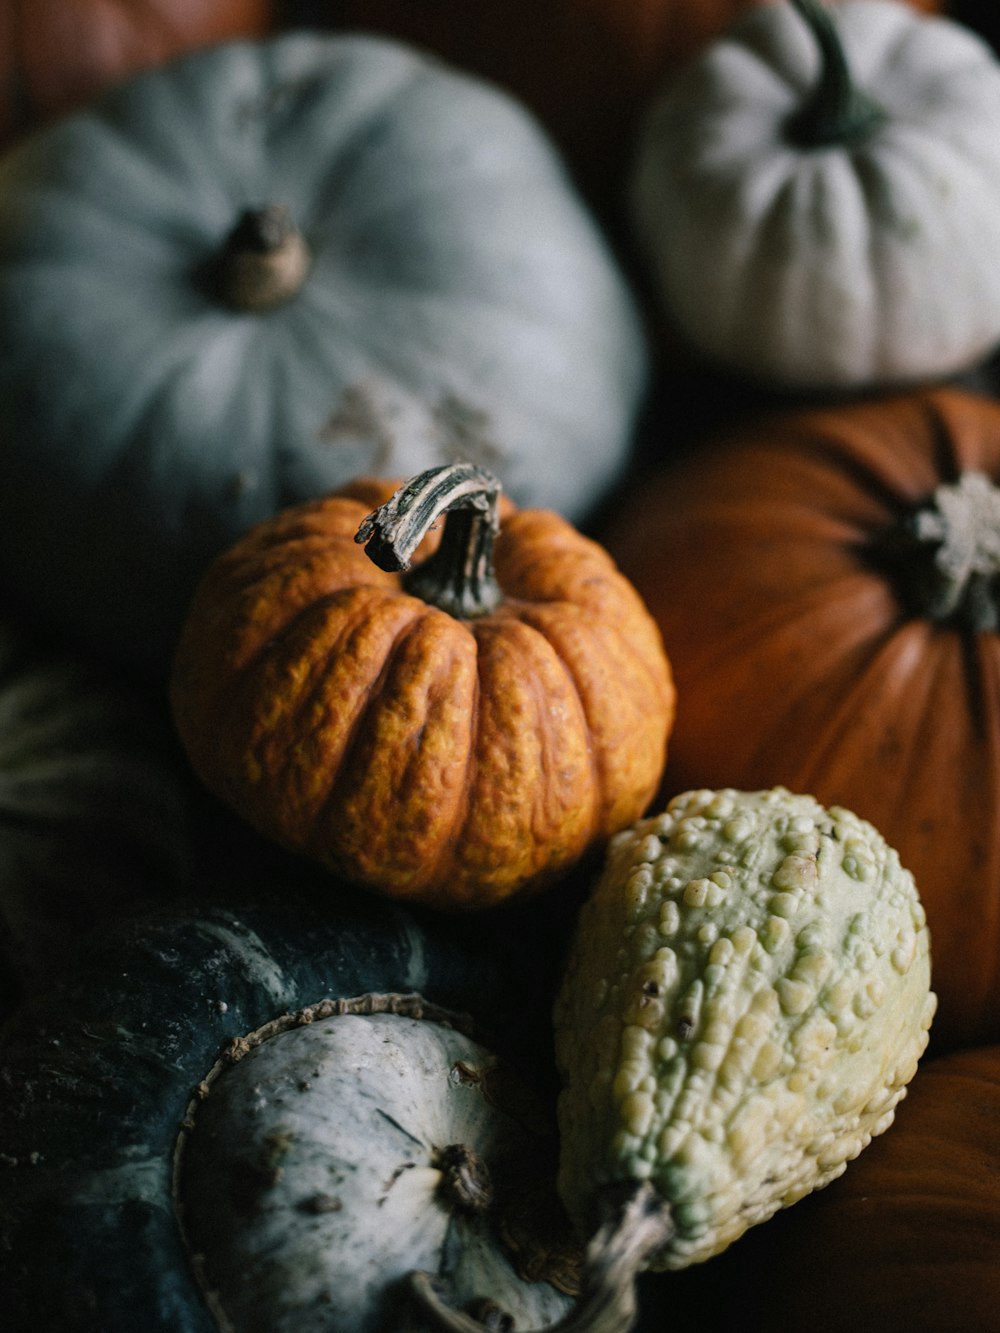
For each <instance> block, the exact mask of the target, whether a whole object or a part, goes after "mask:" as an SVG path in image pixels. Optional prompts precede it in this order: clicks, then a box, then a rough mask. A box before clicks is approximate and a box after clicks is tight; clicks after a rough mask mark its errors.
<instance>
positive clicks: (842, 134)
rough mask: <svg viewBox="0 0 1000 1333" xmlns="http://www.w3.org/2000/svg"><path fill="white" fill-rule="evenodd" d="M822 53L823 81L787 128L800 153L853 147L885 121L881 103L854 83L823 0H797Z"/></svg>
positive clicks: (792, 1)
mask: <svg viewBox="0 0 1000 1333" xmlns="http://www.w3.org/2000/svg"><path fill="white" fill-rule="evenodd" d="M791 4H792V5H793V7H794V8H795V9H796V10H798V12H799V14H800V15H801V16H802V18H803V19H804V21H805V22H806V23H807V24H808V26H809V29H810V31H811V32H812V34H813V36H814V37H815V39H816V42H817V44H818V46H819V50H820V58H821V62H822V64H821V68H820V77H819V82H818V84H817V85H816V87H815V88H814V89H813V90H812V93H811V94H810V96H809V98H808V100H807V101H806V103H805V104H804V105H803V106H802V107H801V108H800V109H799V110H798V111H797V112H796V113H795V115H794V116H793V117H792V118H791V120H790V121H789V122H788V124H787V125H786V127H785V132H786V134H787V136H788V138H789V139H790V140H791V142H792V143H794V144H796V145H797V146H798V147H800V148H825V147H830V146H838V145H839V146H842V147H850V146H851V145H853V144H857V143H860V142H861V141H862V140H864V139H866V138H867V137H868V135H869V134H871V133H872V131H873V130H875V129H876V128H877V127H878V126H879V125H880V124H881V123H882V121H883V120H884V119H885V113H884V112H883V110H882V108H881V107H880V106H879V105H878V103H877V102H876V101H875V100H874V99H873V98H871V97H869V96H868V94H867V93H866V92H864V91H863V90H862V89H860V88H859V87H858V86H857V84H856V83H855V82H854V77H853V75H852V73H851V70H850V68H849V66H848V63H847V57H846V55H845V54H844V47H843V43H842V42H841V40H840V34H839V33H838V32H837V25H836V23H835V22H834V20H833V16H832V15H831V14H830V12H829V10H827V9H826V8H825V7H824V5H823V4H822V3H821V0H791Z"/></svg>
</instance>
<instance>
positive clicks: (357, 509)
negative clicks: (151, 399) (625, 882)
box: [171, 464, 673, 908]
mask: <svg viewBox="0 0 1000 1333" xmlns="http://www.w3.org/2000/svg"><path fill="white" fill-rule="evenodd" d="M378 487H379V483H372V482H365V483H364V485H363V488H362V489H361V490H360V491H354V490H353V489H352V490H351V491H349V492H347V493H343V494H337V495H333V496H330V497H327V498H325V499H321V500H317V501H314V502H311V503H307V504H305V505H300V506H297V507H295V508H292V509H289V510H286V511H285V512H283V513H282V514H280V515H278V516H277V517H276V518H275V519H273V520H271V521H268V522H265V523H263V524H261V525H259V526H258V527H257V528H255V529H254V530H252V531H251V532H250V533H249V534H248V535H247V536H246V537H245V538H244V539H243V540H242V541H240V542H238V543H237V545H236V546H235V547H233V548H232V550H231V551H229V552H228V553H226V554H224V555H223V556H221V557H220V558H219V559H218V560H217V561H216V562H215V563H214V564H213V565H212V566H211V567H210V569H209V570H208V572H207V573H206V575H205V578H204V580H203V581H202V583H201V585H200V587H199V589H198V591H197V593H196V595H195V599H194V602H193V605H192V608H191V611H190V614H189V617H188V620H187V623H186V625H185V628H184V630H183V633H182V636H181V642H180V645H179V648H178V652H177V656H176V661H175V665H174V671H173V677H172V683H171V696H172V701H173V708H174V715H175V718H176V721H177V726H178V730H179V733H180V736H181V738H182V741H183V743H184V745H185V747H186V749H187V751H188V754H189V755H190V757H191V760H192V762H193V765H194V767H195V769H196V770H197V772H198V773H199V774H200V775H201V777H202V779H203V780H204V782H205V783H206V785H207V786H208V787H209V788H210V789H211V790H212V791H214V792H215V793H216V794H217V795H218V796H219V797H220V798H221V799H223V800H224V801H226V802H228V803H229V804H230V805H231V806H233V808H235V809H236V810H237V811H238V812H239V813H240V814H241V815H243V816H244V817H245V818H246V819H247V820H248V821H249V822H250V823H251V824H253V825H254V826H255V827H257V828H258V829H259V830H261V831H262V832H264V833H265V834H267V835H268V836H270V837H273V838H274V839H276V840H277V841H279V842H281V843H282V844H284V845H286V846H289V847H291V848H293V849H295V850H297V851H300V852H302V853H304V854H306V855H308V856H310V857H313V858H315V859H317V860H319V861H321V862H323V863H325V864H326V865H328V866H330V867H331V868H332V869H333V870H335V871H336V872H338V873H339V874H341V875H344V876H347V877H348V878H350V879H354V880H357V881H360V882H362V883H364V884H367V885H369V886H370V887H372V888H374V889H376V890H379V891H381V892H383V893H386V894H389V895H392V896H399V897H408V898H411V899H414V900H416V901H419V902H423V903H428V904H433V905H435V906H439V907H454V908H479V907H486V906H491V905H493V904H495V903H497V902H500V901H503V900H506V899H508V898H509V897H511V896H512V895H513V894H516V893H520V892H523V891H527V890H528V889H531V888H537V887H539V886H540V885H542V884H544V883H545V882H547V881H548V880H550V879H551V878H552V877H554V876H555V875H557V874H559V873H560V872H561V871H563V870H565V869H567V868H568V867H569V866H570V865H571V864H573V863H574V862H575V861H576V860H577V859H579V857H580V856H581V855H582V854H583V853H584V852H585V851H586V850H587V849H588V848H590V847H591V846H593V845H594V844H595V843H599V842H600V841H601V840H603V839H605V838H607V837H608V836H609V835H610V834H612V833H613V832H615V831H616V830H617V829H619V828H621V827H623V826H625V825H627V824H629V823H631V822H632V821H633V820H634V819H636V818H637V817H638V815H639V814H640V813H641V812H642V811H643V810H644V809H645V807H646V805H647V804H648V802H649V801H650V799H651V797H652V795H653V793H654V791H655V790H656V786H657V782H658V780H659V777H660V773H661V771H662V766H663V760H664V753H665V745H666V740H667V736H668V733H669V729H670V724H671V721H672V715H673V687H672V683H671V678H670V672H669V665H668V663H667V660H666V657H665V655H664V653H663V648H662V643H661V641H660V637H659V633H658V631H657V630H656V627H655V625H654V624H653V622H652V620H651V619H650V617H649V615H648V614H647V612H646V610H645V608H644V607H643V605H642V603H641V601H640V599H639V597H638V596H637V595H636V593H635V591H634V589H633V588H632V587H631V585H630V584H629V583H628V582H627V581H626V580H625V579H624V578H623V577H622V576H621V575H620V574H619V573H618V571H617V570H616V569H615V567H614V565H613V563H612V561H611V560H610V558H609V557H608V555H607V554H606V552H605V551H604V550H602V549H601V548H600V547H599V546H598V545H597V544H596V543H594V542H592V541H590V540H588V539H587V538H585V537H583V536H582V535H581V534H579V533H578V532H577V531H575V529H573V528H572V527H571V526H570V525H569V524H568V523H567V522H566V521H565V520H563V519H562V518H560V517H559V516H558V515H556V514H555V513H553V512H550V511H547V510H531V509H525V510H515V509H514V507H513V506H512V505H510V506H508V507H507V510H506V516H505V517H503V518H501V519H498V517H497V511H498V496H499V487H498V485H497V483H496V481H495V480H494V479H493V478H492V477H491V476H490V474H488V473H486V472H484V471H483V470H482V469H479V468H476V467H472V466H471V465H463V464H457V465H451V466H448V467H445V468H440V469H437V468H435V469H431V470H430V471H429V472H426V473H421V474H420V476H419V477H417V478H415V479H414V480H413V481H412V482H411V483H409V484H408V485H407V486H405V487H403V488H401V489H400V490H399V491H398V492H397V493H396V494H395V495H394V496H393V498H392V499H391V500H390V501H388V503H386V504H385V505H384V506H382V507H380V508H379V509H377V510H376V511H375V512H374V513H373V514H372V515H370V516H369V517H367V518H366V514H367V511H368V508H369V507H370V498H371V495H372V494H373V489H374V491H375V492H377V490H378ZM357 494H363V495H365V496H366V497H367V500H366V501H362V500H359V499H358V498H355V497H356V495H357ZM444 513H447V514H448V517H447V519H446V521H445V524H444V530H443V534H442V539H441V542H440V545H439V546H438V548H437V550H436V551H435V552H434V554H433V555H432V556H426V558H418V559H417V560H415V561H414V562H413V565H412V568H411V569H410V570H409V573H407V574H404V575H401V574H400V573H399V572H390V571H400V570H405V569H406V568H407V567H408V565H409V564H410V560H411V556H412V554H413V552H414V551H415V550H416V547H417V545H418V543H419V542H420V541H421V539H422V538H423V536H424V535H425V534H426V532H427V531H428V530H429V529H430V528H431V527H433V526H434V525H435V523H436V522H437V520H438V519H439V517H440V516H441V515H442V514H444ZM363 521H364V527H363V528H362V535H363V536H364V537H365V539H366V540H367V542H368V545H367V547H366V549H365V550H362V549H361V546H360V545H359V542H358V539H357V538H356V534H358V530H359V527H360V526H361V525H362V523H363ZM497 528H499V531H498V532H497ZM495 533H496V547H495V566H494V563H493V544H494V534H495ZM425 549H426V548H425ZM422 554H423V553H421V555H422ZM369 555H371V558H369ZM376 559H377V560H378V562H379V565H380V566H382V567H377V565H376V563H375V561H376Z"/></svg>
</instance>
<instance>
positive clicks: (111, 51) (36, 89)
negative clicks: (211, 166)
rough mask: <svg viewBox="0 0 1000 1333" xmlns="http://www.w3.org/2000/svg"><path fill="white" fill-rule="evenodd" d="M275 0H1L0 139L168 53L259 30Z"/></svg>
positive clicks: (160, 60) (266, 26) (270, 20)
mask: <svg viewBox="0 0 1000 1333" xmlns="http://www.w3.org/2000/svg"><path fill="white" fill-rule="evenodd" d="M273 7H274V0H127V2H126V0H0V143H2V142H3V141H5V140H8V139H11V138H13V137H14V136H15V135H16V134H18V133H20V132H21V131H23V130H27V129H30V128H31V127H32V126H33V125H38V124H40V123H42V122H44V121H47V120H51V119H52V118H53V117H54V116H57V115H60V114H62V113H63V112H66V111H69V110H71V109H73V108H75V107H78V106H80V105H82V104H83V103H84V102H86V101H88V100H89V98H91V97H93V96H96V94H97V93H99V92H100V91H101V90H102V89H104V88H106V87H108V86H110V85H111V84H113V83H115V82H117V81H118V80H120V79H124V78H126V77H127V76H129V75H131V74H137V73H139V71H140V70H144V69H151V68H152V67H153V66H155V65H160V64H162V63H163V62H164V61H165V60H168V59H170V57H171V56H175V55H180V54H181V53H182V52H185V51H191V50H194V49H195V48H196V47H201V46H208V45H209V44H210V43H213V42H219V41H224V40H225V39H227V38H231V37H242V36H257V35H260V34H262V33H264V32H266V31H267V30H268V29H269V28H270V27H271V25H272V23H273V15H272V9H273Z"/></svg>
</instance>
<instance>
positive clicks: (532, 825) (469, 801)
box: [454, 602, 592, 905]
mask: <svg viewBox="0 0 1000 1333" xmlns="http://www.w3.org/2000/svg"><path fill="white" fill-rule="evenodd" d="M508 626H509V627H510V629H511V630H512V631H513V636H516V637H513V639H512V635H511V634H510V633H509V632H508V629H507V627H508ZM469 628H470V630H471V631H472V634H473V637H474V639H475V640H476V644H477V654H476V708H475V735H474V740H475V748H474V750H473V762H472V764H471V765H470V770H469V781H468V783H467V785H466V787H465V801H464V809H463V811H462V823H461V825H460V834H461V841H460V842H459V843H457V844H456V855H455V858H454V864H455V867H456V870H457V871H458V872H459V874H460V875H461V878H462V879H463V880H465V881H469V890H468V891H467V894H466V897H467V899H470V898H471V895H472V893H474V892H475V876H471V878H470V867H471V866H472V865H473V864H474V863H475V862H477V861H479V860H481V857H482V853H481V844H482V842H483V833H482V827H483V825H484V820H486V822H487V824H489V823H490V822H491V821H490V820H489V817H488V814H487V813H486V812H485V811H484V809H483V808H482V802H481V801H479V800H476V799H473V794H474V793H475V792H477V791H478V789H479V783H480V774H481V772H482V771H483V768H484V763H483V758H484V751H485V754H486V756H488V758H489V760H490V777H489V782H488V785H489V786H490V787H502V786H503V784H502V783H500V782H499V781H498V779H497V778H496V776H495V772H494V771H493V768H492V761H493V760H494V759H495V758H496V755H497V749H498V743H499V742H498V741H491V740H490V739H489V738H486V739H484V735H483V733H484V730H485V725H486V724H485V719H484V716H483V708H482V703H483V700H484V699H493V698H494V697H495V695H496V690H495V689H492V690H491V689H488V688H485V687H484V685H483V677H482V672H483V670H484V669H486V667H487V665H489V667H490V669H491V670H492V671H493V672H494V673H496V671H497V666H496V660H495V659H496V652H495V650H491V651H489V652H487V651H486V650H485V648H484V647H483V646H482V640H483V637H484V635H489V636H490V637H491V638H492V639H493V640H494V642H498V641H499V642H502V643H504V644H507V643H508V640H512V641H513V644H514V645H515V647H514V655H518V656H519V655H520V651H519V650H518V648H517V647H516V644H517V638H520V639H521V642H522V643H523V642H524V637H523V636H524V635H526V634H527V635H530V636H531V637H532V639H534V640H535V641H537V643H538V644H540V645H542V655H543V657H544V658H545V659H546V661H547V662H548V664H549V666H550V668H551V667H553V666H554V667H555V668H556V669H557V671H558V672H559V674H560V677H561V679H562V680H563V681H564V682H565V683H566V685H567V686H568V689H569V691H570V694H571V697H573V696H575V693H576V691H575V683H574V681H573V679H572V677H571V675H570V674H569V672H567V670H566V668H565V664H564V663H563V662H562V660H561V658H560V657H559V654H558V653H557V652H556V650H555V648H554V647H553V646H552V644H551V643H549V641H548V640H547V639H546V637H545V636H544V635H543V634H541V633H540V632H539V631H538V630H536V629H534V628H533V627H532V626H530V625H528V624H525V623H524V621H523V620H521V619H520V617H519V616H518V615H516V614H514V613H512V612H511V611H510V609H509V604H508V603H506V602H505V603H504V604H503V607H502V609H501V612H500V613H497V614H494V615H492V616H488V617H484V618H483V619H481V620H478V621H473V622H471V623H470V626H469ZM521 682H522V685H523V686H524V687H525V688H526V689H527V690H528V692H529V693H530V697H531V699H532V702H533V704H534V707H535V723H536V728H537V729H536V730H535V732H534V733H533V734H535V735H536V736H537V737H538V738H539V739H540V743H541V752H542V753H541V760H542V763H543V765H544V764H545V763H546V762H547V761H548V758H549V755H550V754H551V753H552V752H553V746H552V744H551V742H552V739H553V733H552V731H551V729H550V728H549V727H548V726H547V725H546V716H545V715H546V709H547V706H548V704H550V703H551V696H550V693H549V691H547V690H546V689H545V687H544V686H543V684H542V683H541V682H540V681H539V679H538V676H537V673H536V671H535V670H534V669H531V668H529V669H524V668H522V674H521ZM579 718H580V724H581V725H580V729H579V731H578V733H577V735H576V737H575V739H576V740H578V741H584V742H587V741H588V737H587V735H586V714H585V712H584V711H583V709H582V707H581V708H580V714H579ZM491 720H492V721H493V722H494V723H495V724H497V725H498V726H499V727H500V730H501V737H502V736H503V735H509V736H512V737H514V738H515V739H518V738H519V737H520V733H521V731H522V722H521V721H520V720H518V721H517V722H516V723H515V724H514V725H509V724H508V721H507V710H506V709H505V710H504V713H503V714H502V715H500V716H496V717H493V718H492V719H491ZM556 742H557V744H558V738H556ZM563 743H565V738H564V742H563ZM590 748H591V747H590V745H589V743H586V744H585V750H586V753H587V755H588V760H589V759H590ZM518 753H521V752H518ZM507 781H508V782H509V781H510V779H509V778H508V779H507ZM578 785H579V783H578ZM588 794H589V795H590V796H591V798H592V790H591V792H590V793H588ZM509 811H510V807H509V806H508V813H509ZM538 820H539V812H538V810H537V808H536V807H535V806H534V805H532V808H531V810H530V812H522V822H520V823H519V824H518V825H517V826H516V827H515V828H514V829H513V830H511V829H510V826H509V825H508V826H507V830H506V832H507V839H508V843H509V844H510V845H511V849H512V850H513V849H514V846H513V845H514V844H515V840H516V849H517V850H518V851H519V852H520V853H521V858H522V860H523V858H524V856H525V855H530V856H531V857H532V858H533V861H532V867H531V871H530V874H524V875H519V876H518V878H522V879H527V878H531V879H535V877H536V876H538V875H540V874H543V873H544V871H545V869H546V864H545V861H544V860H542V861H541V862H540V863H536V862H537V857H538V854H539V851H541V850H543V849H547V854H548V855H551V854H552V841H553V839H552V834H551V824H552V817H551V815H550V816H549V818H548V821H547V822H548V824H549V825H550V832H549V834H548V836H547V837H546V838H545V839H544V840H543V843H542V848H539V847H538V846H536V845H535V844H536V841H537V837H536V835H537V834H538V832H539V822H538ZM590 822H592V821H590ZM563 823H565V821H563ZM574 844H579V847H578V851H577V853H576V854H579V853H580V852H582V850H583V848H584V847H585V846H586V843H585V842H581V839H580V837H579V835H577V836H575V837H574V838H573V839H572V841H571V845H574ZM469 848H475V849H476V852H477V855H476V857H475V858H473V857H467V856H466V852H467V851H468V849H469ZM573 856H574V853H573V852H572V851H570V852H567V851H566V848H565V846H561V848H560V856H559V867H565V866H566V865H568V864H569V863H570V862H571V861H572V859H573ZM470 905H472V904H471V902H470Z"/></svg>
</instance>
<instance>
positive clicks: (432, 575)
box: [354, 463, 503, 620]
mask: <svg viewBox="0 0 1000 1333" xmlns="http://www.w3.org/2000/svg"><path fill="white" fill-rule="evenodd" d="M500 491H501V486H500V482H499V481H498V480H497V479H496V477H494V476H493V474H492V473H491V472H487V471H486V469H485V468H481V467H477V466H476V465H475V464H473V463H449V464H447V465H445V466H444V467H437V468H428V469H427V471H425V472H421V473H419V475H418V476H416V477H414V478H413V480H412V481H409V482H407V484H406V485H405V486H401V487H400V489H399V490H398V491H396V493H395V495H393V496H392V497H391V499H389V500H387V501H386V503H385V504H384V505H380V506H379V508H378V509H376V510H374V511H373V512H372V513H371V514H369V515H368V516H367V517H366V518H365V519H364V520H363V521H362V523H361V526H360V527H359V528H358V531H357V533H356V534H355V538H354V540H355V541H356V542H359V543H363V544H364V548H365V552H366V554H367V555H368V557H369V559H370V560H371V561H372V562H373V563H374V564H376V565H378V567H379V568H380V569H385V570H388V571H390V572H399V571H404V570H406V571H408V570H409V569H410V562H411V560H412V557H413V553H414V551H416V549H417V547H418V546H419V545H420V543H421V542H422V541H423V539H424V537H426V535H427V534H428V533H429V532H430V530H431V528H432V527H433V526H434V525H435V523H436V522H437V521H438V519H439V518H441V517H442V515H448V518H447V520H446V522H445V528H444V533H443V534H442V538H441V544H440V545H439V547H438V549H437V550H436V551H435V552H434V554H433V555H432V556H431V557H429V559H427V560H425V561H424V562H423V563H422V564H420V565H418V566H417V567H416V568H415V569H414V570H413V571H412V572H411V573H410V574H409V576H408V578H407V579H406V580H405V581H404V586H405V588H406V590H407V592H411V593H413V595H414V596H416V597H420V598H422V599H423V600H424V601H425V602H428V603H430V605H432V606H437V607H439V608H441V610H443V611H447V612H448V613H449V614H450V615H454V616H456V617H458V618H460V619H464V620H472V619H475V618H477V617H479V616H483V615H488V614H489V612H490V611H493V610H495V608H496V607H497V606H498V605H499V604H500V602H501V601H502V600H503V594H502V593H501V591H500V587H499V585H498V583H497V581H496V577H495V574H494V571H493V540H494V538H495V536H496V534H497V532H498V530H499V527H500V519H499V504H500Z"/></svg>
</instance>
